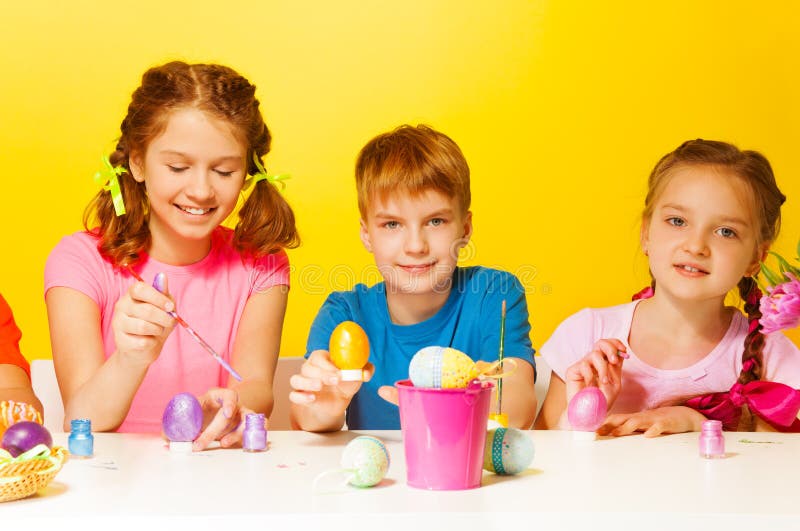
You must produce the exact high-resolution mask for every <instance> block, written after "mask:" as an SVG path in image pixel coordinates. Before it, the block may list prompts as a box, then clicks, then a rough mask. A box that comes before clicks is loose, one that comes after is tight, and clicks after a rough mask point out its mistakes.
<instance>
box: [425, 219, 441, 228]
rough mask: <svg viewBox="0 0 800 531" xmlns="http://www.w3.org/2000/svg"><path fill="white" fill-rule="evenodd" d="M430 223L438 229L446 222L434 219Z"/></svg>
mask: <svg viewBox="0 0 800 531" xmlns="http://www.w3.org/2000/svg"><path fill="white" fill-rule="evenodd" d="M428 223H430V224H431V226H432V227H438V226H439V225H444V220H443V219H442V218H433V219H432V220H430V221H429V222H428Z"/></svg>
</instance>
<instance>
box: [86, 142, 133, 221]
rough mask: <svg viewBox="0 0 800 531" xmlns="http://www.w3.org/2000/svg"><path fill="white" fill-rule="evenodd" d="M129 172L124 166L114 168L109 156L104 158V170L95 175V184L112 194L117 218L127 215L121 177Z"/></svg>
mask: <svg viewBox="0 0 800 531" xmlns="http://www.w3.org/2000/svg"><path fill="white" fill-rule="evenodd" d="M127 171H128V170H126V169H125V168H123V167H122V166H112V165H111V161H110V160H109V159H108V156H107V155H104V156H103V169H102V170H100V171H98V172H97V173H95V174H94V182H95V184H97V185H98V186H102V187H103V190H107V191H109V192H110V193H111V200H112V201H113V202H114V212H116V213H117V216H122V215H124V214H125V202H124V201H123V200H122V189H121V188H120V187H119V176H120V175H122V174H123V173H126V172H127Z"/></svg>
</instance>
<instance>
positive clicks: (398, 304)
mask: <svg viewBox="0 0 800 531" xmlns="http://www.w3.org/2000/svg"><path fill="white" fill-rule="evenodd" d="M451 289H452V288H451ZM448 297H450V289H447V290H445V291H435V292H433V293H425V294H422V295H420V294H415V293H390V292H388V291H387V293H386V306H387V308H388V309H389V319H391V320H392V323H393V324H396V325H405V326H407V325H414V324H417V323H421V322H422V321H426V320H428V319H430V318H431V317H433V316H434V315H436V314H437V313H438V312H439V310H441V309H442V307H443V306H444V305H445V303H446V302H447V299H448Z"/></svg>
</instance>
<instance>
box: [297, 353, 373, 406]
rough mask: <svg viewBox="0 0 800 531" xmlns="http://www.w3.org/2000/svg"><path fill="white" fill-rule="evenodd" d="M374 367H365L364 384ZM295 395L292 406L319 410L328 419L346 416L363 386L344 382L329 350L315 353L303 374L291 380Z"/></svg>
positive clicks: (306, 363)
mask: <svg viewBox="0 0 800 531" xmlns="http://www.w3.org/2000/svg"><path fill="white" fill-rule="evenodd" d="M374 371H375V367H374V366H373V365H372V364H371V363H368V364H367V366H366V367H364V377H365V378H366V380H365V381H367V380H369V379H370V378H371V377H372V373H373V372H374ZM289 384H290V385H291V386H292V389H293V391H292V392H291V393H289V400H291V401H292V402H293V403H295V404H298V405H301V406H308V407H313V408H315V409H317V411H318V413H320V414H323V415H325V416H331V417H336V416H339V415H342V414H344V411H345V409H347V406H349V405H350V400H351V399H352V398H353V395H355V394H356V393H357V392H358V390H359V389H360V388H361V384H362V382H343V381H341V379H340V378H339V369H338V368H337V367H336V366H335V365H334V364H333V362H332V361H331V356H330V353H329V352H328V351H327V350H315V351H314V352H312V353H311V355H310V356H309V357H308V359H307V360H306V361H305V363H303V366H302V367H301V368H300V374H295V375H293V376H292V377H291V378H290V379H289Z"/></svg>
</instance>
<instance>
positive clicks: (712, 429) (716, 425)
mask: <svg viewBox="0 0 800 531" xmlns="http://www.w3.org/2000/svg"><path fill="white" fill-rule="evenodd" d="M700 457H705V458H706V459H719V458H721V457H725V437H724V436H723V435H722V422H720V421H718V420H706V421H704V422H703V427H702V431H701V432H700Z"/></svg>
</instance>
